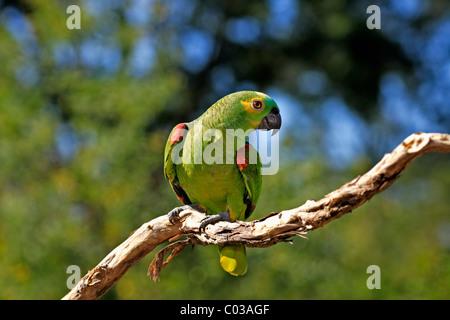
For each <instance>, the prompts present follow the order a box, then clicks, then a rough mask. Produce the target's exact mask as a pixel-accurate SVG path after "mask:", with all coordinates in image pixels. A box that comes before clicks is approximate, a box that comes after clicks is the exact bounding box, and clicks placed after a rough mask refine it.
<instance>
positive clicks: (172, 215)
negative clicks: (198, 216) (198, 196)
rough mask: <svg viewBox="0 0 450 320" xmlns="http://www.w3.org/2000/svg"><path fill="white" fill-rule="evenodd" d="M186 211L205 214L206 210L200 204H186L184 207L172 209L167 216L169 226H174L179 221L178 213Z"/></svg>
mask: <svg viewBox="0 0 450 320" xmlns="http://www.w3.org/2000/svg"><path fill="white" fill-rule="evenodd" d="M187 209H194V210H197V211H200V212H203V213H205V212H206V208H205V207H204V206H202V205H201V204H187V205H185V206H181V207H176V208H173V209H172V210H171V211H170V212H169V213H168V214H167V217H168V218H169V222H170V223H171V224H175V222H177V220H178V219H180V213H181V212H182V211H184V210H187Z"/></svg>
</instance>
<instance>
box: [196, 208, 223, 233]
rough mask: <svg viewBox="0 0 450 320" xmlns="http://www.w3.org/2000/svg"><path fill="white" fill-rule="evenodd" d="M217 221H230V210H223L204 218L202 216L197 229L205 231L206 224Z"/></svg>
mask: <svg viewBox="0 0 450 320" xmlns="http://www.w3.org/2000/svg"><path fill="white" fill-rule="evenodd" d="M219 221H228V222H231V218H230V212H228V210H227V211H224V212H220V213H218V214H214V215H211V216H208V217H206V218H204V219H203V220H202V221H201V222H200V227H199V228H198V230H199V231H200V232H202V230H203V231H205V228H206V226H207V225H208V224H214V223H217V222H219Z"/></svg>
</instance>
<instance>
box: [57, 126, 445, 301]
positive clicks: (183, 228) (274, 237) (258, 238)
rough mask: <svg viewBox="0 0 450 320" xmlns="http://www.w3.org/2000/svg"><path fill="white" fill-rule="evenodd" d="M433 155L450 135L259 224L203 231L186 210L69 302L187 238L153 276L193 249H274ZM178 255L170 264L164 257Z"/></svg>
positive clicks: (410, 147) (412, 141) (82, 285)
mask: <svg viewBox="0 0 450 320" xmlns="http://www.w3.org/2000/svg"><path fill="white" fill-rule="evenodd" d="M429 152H442V153H446V152H450V135H449V134H440V133H415V134H412V135H410V136H409V137H408V138H406V139H405V140H404V141H403V142H402V143H401V144H400V145H399V146H397V147H396V148H395V149H394V150H393V151H392V152H391V153H389V154H386V155H385V156H384V157H383V159H381V161H380V162H378V163H377V164H376V165H375V166H374V167H373V168H372V169H371V170H370V171H369V172H367V173H365V174H364V175H362V176H358V177H356V178H355V179H353V180H352V181H350V182H348V183H346V184H344V185H343V186H342V187H340V188H339V189H337V190H335V191H333V192H331V193H329V194H327V195H326V196H325V197H324V198H322V199H320V200H318V201H313V200H308V201H307V202H306V203H305V204H303V205H302V206H300V207H298V208H294V209H291V210H284V211H281V212H279V213H271V214H269V215H268V216H266V217H264V218H262V219H259V220H255V221H249V222H244V221H237V222H233V223H230V222H219V223H216V224H214V225H208V226H207V227H206V230H205V232H204V233H201V234H200V233H199V232H198V227H199V225H200V221H201V219H202V218H204V215H203V214H202V213H200V212H197V211H194V210H185V211H183V212H181V214H180V219H179V220H178V221H176V223H175V224H174V225H172V224H171V223H170V222H169V220H168V218H167V215H164V216H160V217H158V218H156V219H153V220H151V221H149V222H147V223H145V224H143V225H142V226H141V227H140V228H139V229H137V230H136V231H135V232H134V233H132V234H131V235H130V237H129V238H128V239H127V240H125V241H124V242H123V243H122V244H121V245H119V246H118V247H117V248H116V249H114V250H113V251H112V252H111V253H110V254H109V255H108V256H106V257H105V258H104V259H103V260H102V261H101V262H100V263H99V264H98V265H97V266H96V267H95V268H94V269H92V270H90V271H89V272H88V273H87V274H86V275H85V276H84V277H83V278H82V279H81V280H80V281H79V283H78V284H77V285H76V286H75V287H74V288H73V289H72V290H71V291H70V292H69V293H68V294H67V295H66V296H65V297H64V298H63V299H98V298H100V297H101V296H102V295H103V294H104V293H105V292H107V291H108V290H109V288H111V286H112V285H113V284H114V283H115V282H116V281H118V280H119V279H120V278H121V277H122V276H123V275H124V274H125V273H126V272H127V270H128V269H129V268H131V267H132V266H133V265H134V264H135V263H137V262H138V261H139V260H140V259H142V258H143V257H144V256H146V255H147V254H148V253H150V252H151V251H152V250H153V249H154V248H155V247H156V246H157V245H159V244H161V243H164V242H166V241H173V240H176V239H178V238H180V237H182V236H186V238H187V239H186V240H180V241H177V242H174V243H172V244H170V245H169V246H167V247H166V248H164V249H163V250H161V251H160V252H159V253H157V255H156V257H155V260H154V261H153V262H152V264H151V265H150V267H149V275H150V276H151V277H152V278H153V279H157V278H158V277H159V274H160V272H161V269H162V268H163V267H164V266H165V265H166V264H167V263H168V262H169V261H170V260H171V259H172V258H173V257H175V256H176V255H177V254H178V253H179V252H181V250H183V249H184V248H185V247H186V246H188V245H195V244H199V245H224V244H243V245H245V246H247V247H268V246H271V245H274V244H276V243H278V242H281V241H289V240H288V239H289V238H291V237H293V236H296V235H299V236H302V235H303V234H305V233H306V232H307V231H311V230H314V229H317V228H319V227H322V226H324V225H325V224H327V223H329V222H330V221H333V220H335V219H337V218H339V217H341V216H342V215H344V214H346V213H349V212H351V211H352V210H354V209H356V208H358V207H359V206H361V205H362V204H364V203H365V202H366V201H367V200H369V199H371V198H372V197H373V196H374V195H375V194H377V193H379V192H381V191H383V190H385V189H386V188H388V187H389V186H390V185H391V184H392V183H394V181H395V180H396V179H397V178H398V177H399V174H400V173H401V172H402V171H403V170H405V169H406V167H408V165H409V164H410V163H411V161H412V160H414V159H415V158H417V157H419V156H421V155H422V154H425V153H429ZM169 252H172V253H171V255H170V256H169V258H168V259H167V260H166V261H165V262H164V257H165V256H166V255H167V254H168V253H169Z"/></svg>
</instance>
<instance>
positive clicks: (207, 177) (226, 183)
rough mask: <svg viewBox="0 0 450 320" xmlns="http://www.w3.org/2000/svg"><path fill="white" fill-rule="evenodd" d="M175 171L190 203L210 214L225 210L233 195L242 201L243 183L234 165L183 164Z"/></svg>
mask: <svg viewBox="0 0 450 320" xmlns="http://www.w3.org/2000/svg"><path fill="white" fill-rule="evenodd" d="M176 170H177V175H178V179H179V182H180V185H181V186H182V188H183V189H184V190H185V192H186V193H187V195H188V196H189V199H190V200H191V201H192V203H200V204H202V205H204V206H206V207H207V208H208V209H209V210H210V211H211V213H219V212H223V211H225V210H227V205H229V203H228V202H229V201H230V198H234V197H233V196H234V195H240V197H239V196H238V197H237V198H240V199H243V194H244V190H245V185H244V181H243V179H242V176H241V174H240V172H239V169H238V168H237V166H236V165H234V164H212V165H208V164H185V165H179V166H177V169H176ZM242 205H243V200H242Z"/></svg>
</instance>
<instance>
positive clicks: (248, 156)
mask: <svg viewBox="0 0 450 320" xmlns="http://www.w3.org/2000/svg"><path fill="white" fill-rule="evenodd" d="M280 128H281V116H280V111H279V108H278V106H277V104H276V103H275V101H274V100H273V99H272V98H270V97H269V96H268V95H266V94H264V93H260V92H255V91H240V92H235V93H232V94H229V95H227V96H225V97H223V98H222V99H220V100H219V101H217V102H216V103H215V104H213V105H212V106H211V107H210V108H209V109H208V110H207V111H206V112H205V113H204V114H202V115H201V116H200V117H199V118H198V119H196V120H194V121H192V122H188V123H180V124H178V125H176V126H175V127H174V128H173V130H172V132H171V133H170V135H169V138H168V140H167V144H166V149H165V152H164V175H165V177H166V179H168V180H169V182H170V185H171V186H172V189H173V191H174V192H175V194H176V195H177V197H178V199H179V200H180V201H181V202H182V203H183V204H184V206H181V207H177V208H175V209H173V210H172V211H171V212H169V214H168V218H169V221H170V222H171V223H174V222H173V221H174V219H176V217H177V216H178V214H179V213H180V212H181V211H183V210H185V209H187V208H189V207H191V208H194V209H196V210H199V211H202V212H204V213H207V214H208V216H207V217H206V218H205V219H203V220H202V221H201V224H200V230H199V231H200V232H202V230H204V229H205V227H206V226H207V225H208V224H213V223H216V222H218V221H230V222H232V221H236V220H245V219H247V218H248V217H249V216H250V215H251V214H252V212H253V210H254V209H255V205H256V203H257V201H258V198H259V195H260V192H261V183H262V176H261V161H260V158H259V155H258V153H257V151H256V149H254V148H253V147H252V146H251V145H250V144H249V143H248V134H249V133H250V132H251V131H252V130H255V129H261V130H271V129H276V130H274V131H273V132H272V134H274V133H276V132H277V131H278V129H280ZM239 129H241V130H240V131H239ZM236 132H240V133H243V136H244V138H243V139H242V140H243V141H240V140H239V137H238V138H237V139H235V136H233V135H232V134H234V133H236ZM236 136H237V135H236ZM219 255H220V264H221V266H222V268H223V269H224V270H225V271H227V272H228V273H230V274H232V275H235V276H237V275H243V274H245V273H246V271H247V257H246V253H245V247H244V246H243V245H226V246H219Z"/></svg>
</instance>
